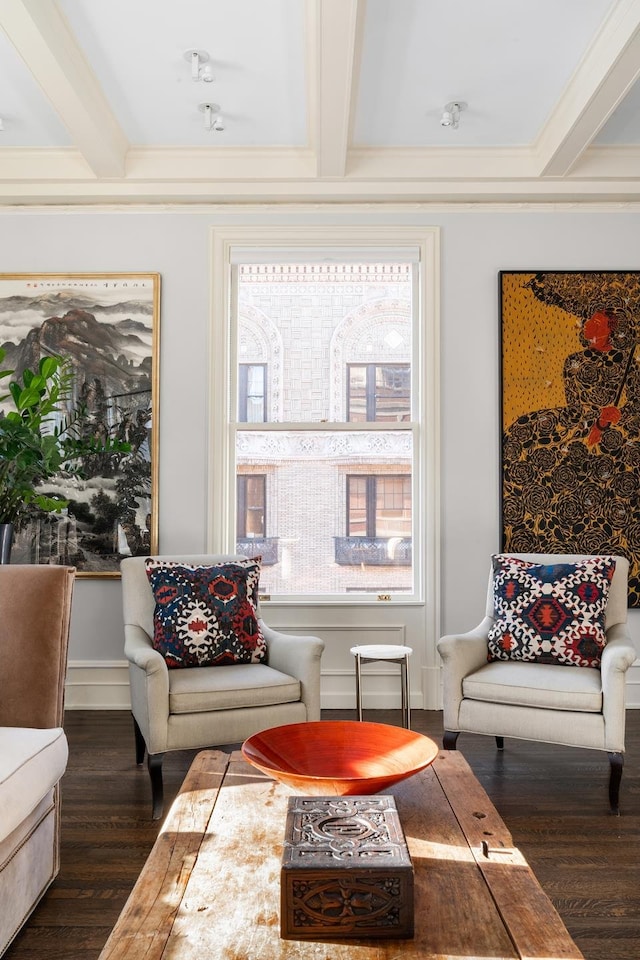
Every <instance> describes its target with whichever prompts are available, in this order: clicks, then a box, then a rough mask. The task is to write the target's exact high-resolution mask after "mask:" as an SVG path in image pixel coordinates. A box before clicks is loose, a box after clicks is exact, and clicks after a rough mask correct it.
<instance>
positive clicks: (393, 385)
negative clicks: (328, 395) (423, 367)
mask: <svg viewBox="0 0 640 960" xmlns="http://www.w3.org/2000/svg"><path fill="white" fill-rule="evenodd" d="M347 410H348V414H347V420H349V422H350V423H357V422H362V421H377V422H389V421H391V422H398V421H403V420H410V419H411V367H410V365H409V364H408V363H397V364H383V363H350V364H348V377H347Z"/></svg>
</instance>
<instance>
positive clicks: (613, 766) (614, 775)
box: [609, 753, 624, 816]
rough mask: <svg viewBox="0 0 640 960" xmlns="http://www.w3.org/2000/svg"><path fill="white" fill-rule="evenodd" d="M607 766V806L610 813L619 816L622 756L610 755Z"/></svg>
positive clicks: (619, 754) (617, 754)
mask: <svg viewBox="0 0 640 960" xmlns="http://www.w3.org/2000/svg"><path fill="white" fill-rule="evenodd" d="M609 765H610V774H609V804H610V806H611V813H614V814H616V816H620V807H619V797H620V781H621V780H622V768H623V766H624V754H622V753H610V754H609Z"/></svg>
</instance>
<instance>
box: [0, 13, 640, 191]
mask: <svg viewBox="0 0 640 960" xmlns="http://www.w3.org/2000/svg"><path fill="white" fill-rule="evenodd" d="M189 50H199V51H205V52H206V53H208V54H209V61H208V66H209V67H210V68H211V72H212V74H213V77H214V79H213V81H212V82H205V81H204V80H194V79H193V78H192V62H191V59H190V58H188V57H187V58H185V53H186V52H187V51H189ZM639 75H640V0H535V2H532V0H445V2H443V0H0V118H1V119H2V121H3V128H4V129H3V131H2V132H1V133H0V203H2V204H11V205H13V204H49V203H56V204H59V203H63V204H73V203H100V204H104V203H129V202H131V203H171V202H180V203H228V202H234V203H235V202H241V203H247V202H251V203H254V202H260V203H265V202H266V203H271V202H277V201H286V202H315V201H332V202H342V201H344V202H346V201H354V202H356V201H358V202H367V203H373V202H379V201H392V202H414V203H415V202H439V201H442V202H451V201H454V202H462V203H473V202H489V201H491V202H494V201H495V202H521V203H523V202H524V203H529V202H547V203H548V202H551V203H555V202H566V201H569V202H580V203H582V202H588V201H595V202H602V201H607V202H621V203H627V202H629V201H635V200H637V199H639V198H640V82H639V80H638V77H639ZM451 101H459V102H462V103H464V104H466V107H465V109H463V110H462V112H461V114H460V123H459V126H458V127H457V129H454V128H453V127H443V126H442V125H441V123H440V119H441V115H442V112H443V109H444V106H445V104H447V103H448V102H451ZM205 103H213V104H217V105H218V106H219V107H220V111H219V112H216V111H215V110H214V111H213V113H212V117H214V118H215V117H218V115H219V117H220V120H221V123H222V125H223V126H224V129H223V130H219V131H217V130H213V129H206V128H205V117H206V116H207V114H206V112H204V111H203V108H202V107H201V105H202V104H205Z"/></svg>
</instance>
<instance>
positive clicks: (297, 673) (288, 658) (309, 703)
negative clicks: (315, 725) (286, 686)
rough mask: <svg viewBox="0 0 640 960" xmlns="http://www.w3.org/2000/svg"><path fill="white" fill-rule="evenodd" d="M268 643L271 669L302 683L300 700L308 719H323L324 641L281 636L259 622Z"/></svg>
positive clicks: (262, 622) (283, 634)
mask: <svg viewBox="0 0 640 960" xmlns="http://www.w3.org/2000/svg"><path fill="white" fill-rule="evenodd" d="M260 627H261V629H262V633H263V636H264V638H265V640H266V642H267V649H268V654H267V660H268V663H269V666H270V667H273V668H274V669H275V670H280V671H281V672H282V673H287V674H289V676H290V677H295V678H296V680H299V681H300V688H301V691H302V693H301V699H302V702H303V703H304V705H305V706H306V708H307V720H319V719H320V659H321V657H322V651H323V650H324V642H323V641H322V640H320V638H319V637H302V636H299V637H298V636H293V635H292V634H289V633H280V632H279V631H277V630H273V629H272V628H271V627H268V626H267V624H266V623H265V622H264V620H261V621H260Z"/></svg>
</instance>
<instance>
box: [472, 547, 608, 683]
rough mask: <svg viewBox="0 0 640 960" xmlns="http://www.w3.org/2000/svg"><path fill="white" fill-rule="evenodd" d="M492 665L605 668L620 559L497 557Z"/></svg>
mask: <svg viewBox="0 0 640 960" xmlns="http://www.w3.org/2000/svg"><path fill="white" fill-rule="evenodd" d="M492 563H493V597H494V617H495V619H494V623H493V625H492V627H491V629H490V631H489V637H488V656H487V659H488V660H520V661H527V662H532V661H533V662H537V663H541V664H554V665H555V664H563V665H567V666H574V667H599V666H600V657H601V653H602V650H603V648H604V645H605V643H606V634H605V612H606V606H607V598H608V596H609V587H610V584H611V580H612V579H613V575H614V573H615V567H616V562H615V558H614V557H608V556H607V557H585V558H584V559H581V560H577V561H574V562H568V561H566V562H562V563H556V564H545V563H533V562H529V561H527V560H523V559H521V558H519V557H511V556H506V555H500V554H498V555H496V556H494V557H493V558H492Z"/></svg>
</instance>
